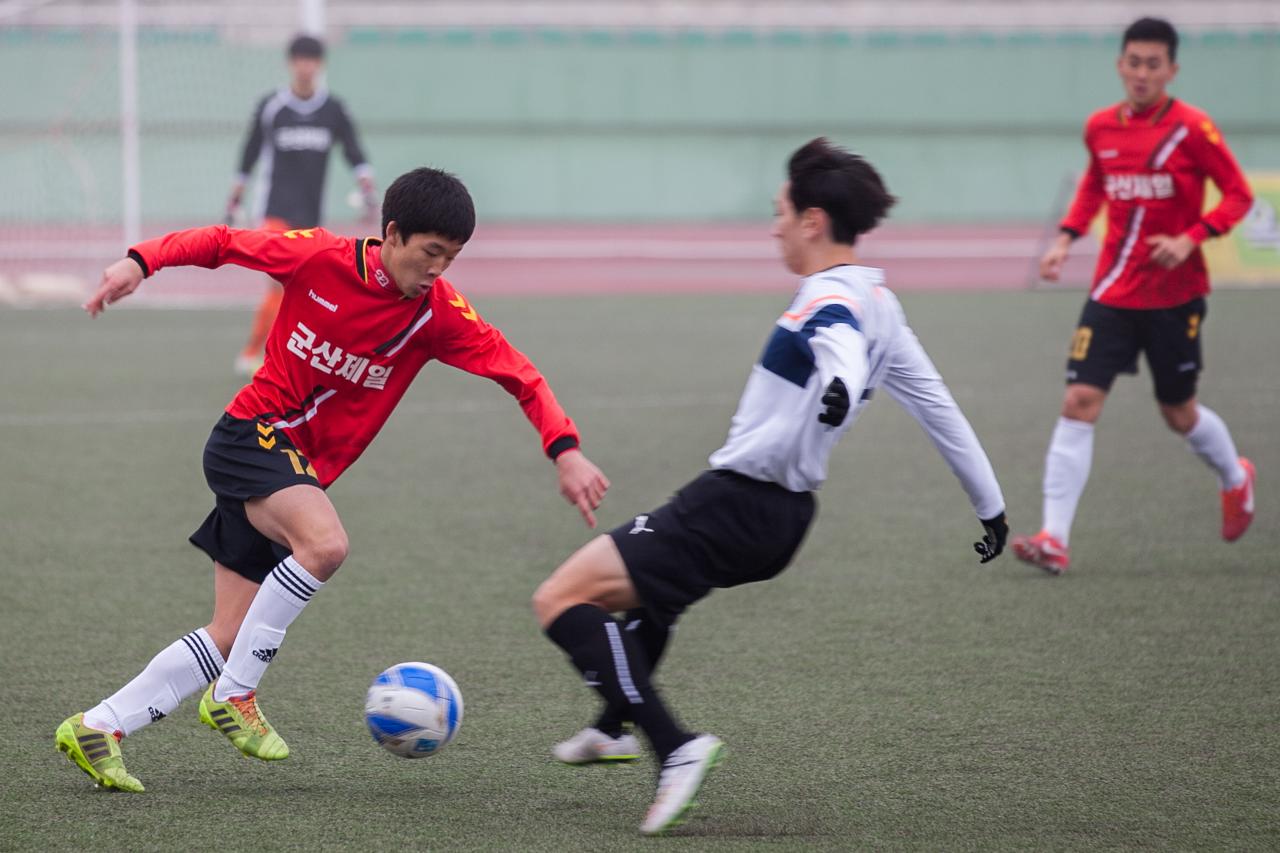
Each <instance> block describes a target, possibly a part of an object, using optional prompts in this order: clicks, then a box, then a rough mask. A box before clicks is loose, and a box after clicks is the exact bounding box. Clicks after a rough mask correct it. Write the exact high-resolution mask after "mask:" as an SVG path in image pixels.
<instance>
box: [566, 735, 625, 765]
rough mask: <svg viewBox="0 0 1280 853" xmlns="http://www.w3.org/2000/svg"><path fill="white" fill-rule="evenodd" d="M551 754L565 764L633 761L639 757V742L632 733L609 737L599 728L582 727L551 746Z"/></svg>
mask: <svg viewBox="0 0 1280 853" xmlns="http://www.w3.org/2000/svg"><path fill="white" fill-rule="evenodd" d="M551 754H552V755H554V756H555V757H556V759H558V760H559V761H563V762H564V763H565V764H591V763H593V762H596V761H635V760H636V759H637V758H639V757H640V742H639V741H638V740H636V736H635V735H632V734H624V735H622V736H621V737H609V736H608V735H607V734H605V733H604V732H602V731H600V730H599V729H583V730H582V731H580V732H578V733H577V734H576V735H574V736H573V737H571V738H569V739H568V740H566V741H561V742H560V743H558V744H556V745H555V746H554V747H552V749H551Z"/></svg>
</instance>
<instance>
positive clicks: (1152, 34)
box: [1120, 18, 1178, 62]
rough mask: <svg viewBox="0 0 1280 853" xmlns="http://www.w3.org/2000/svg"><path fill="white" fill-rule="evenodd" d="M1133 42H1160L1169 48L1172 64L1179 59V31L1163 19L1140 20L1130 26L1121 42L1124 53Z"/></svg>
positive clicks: (1121, 49)
mask: <svg viewBox="0 0 1280 853" xmlns="http://www.w3.org/2000/svg"><path fill="white" fill-rule="evenodd" d="M1131 41H1158V42H1160V43H1161V44H1163V45H1164V46H1165V47H1167V48H1169V61H1170V62H1174V61H1176V60H1177V58H1178V31H1177V30H1175V29H1174V28H1173V24H1171V23H1169V22H1168V21H1166V20H1164V19H1163V18H1139V19H1138V20H1136V21H1134V22H1133V23H1132V24H1130V25H1129V28H1128V29H1127V30H1125V31H1124V39H1123V40H1122V41H1121V42H1120V51H1121V52H1122V53H1123V52H1124V49H1125V48H1126V47H1128V45H1129V42H1131Z"/></svg>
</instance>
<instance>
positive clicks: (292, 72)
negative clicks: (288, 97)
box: [289, 56, 324, 94]
mask: <svg viewBox="0 0 1280 853" xmlns="http://www.w3.org/2000/svg"><path fill="white" fill-rule="evenodd" d="M323 70H324V60H322V59H314V58H312V57H308V56H295V57H293V58H292V59H290V60H289V82H290V84H291V86H292V88H293V90H294V91H295V92H298V93H302V94H306V93H310V92H314V91H315V88H316V82H317V81H318V80H319V79H320V72H321V71H323Z"/></svg>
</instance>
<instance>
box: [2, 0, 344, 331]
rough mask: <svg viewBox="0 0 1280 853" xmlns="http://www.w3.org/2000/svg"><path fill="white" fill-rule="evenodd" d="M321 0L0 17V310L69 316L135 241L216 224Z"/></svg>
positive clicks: (320, 22)
mask: <svg viewBox="0 0 1280 853" xmlns="http://www.w3.org/2000/svg"><path fill="white" fill-rule="evenodd" d="M325 13H326V6H325V0H293V2H292V3H280V4H273V3H261V2H254V0H231V2H227V3H223V4H200V5H197V4H185V3H151V2H146V0H7V2H0V76H3V78H4V79H5V80H6V83H7V84H8V85H6V86H4V87H0V172H2V173H3V174H4V175H5V190H4V192H3V193H0V305H4V304H45V303H49V302H64V303H66V302H74V301H78V300H79V299H80V298H82V296H83V293H84V291H85V289H86V288H87V287H88V286H90V284H91V283H92V282H93V281H94V280H96V277H97V276H98V274H99V273H100V272H101V268H102V266H103V264H104V262H105V261H106V260H107V259H110V258H112V257H115V256H118V255H119V254H120V252H121V251H122V247H124V246H129V245H132V244H133V243H136V242H138V241H139V240H140V239H141V238H143V237H145V236H146V235H147V234H150V233H156V232H159V231H163V230H170V229H172V228H176V227H184V226H189V225H194V224H205V223H208V222H214V221H217V220H218V219H219V218H220V217H221V215H222V211H223V205H224V202H225V198H226V194H227V192H228V190H229V188H230V183H231V178H232V176H233V174H234V173H235V168H236V158H237V155H238V152H239V147H240V144H241V142H242V140H243V138H244V133H245V129H246V127H247V124H248V121H249V116H250V114H251V112H252V109H253V106H254V103H255V102H256V99H257V98H259V97H261V95H262V94H263V93H265V92H266V91H268V90H269V89H271V88H273V87H275V86H278V85H281V84H282V83H283V82H284V79H285V73H286V72H285V67H284V46H285V45H286V44H287V42H288V39H289V38H290V37H291V36H293V35H295V34H296V33H298V32H300V31H304V32H311V33H317V34H323V33H324V30H325V24H326V14H325Z"/></svg>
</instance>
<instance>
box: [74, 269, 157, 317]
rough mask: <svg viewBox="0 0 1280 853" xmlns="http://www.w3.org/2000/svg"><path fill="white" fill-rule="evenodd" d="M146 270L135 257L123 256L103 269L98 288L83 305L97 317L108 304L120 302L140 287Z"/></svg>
mask: <svg viewBox="0 0 1280 853" xmlns="http://www.w3.org/2000/svg"><path fill="white" fill-rule="evenodd" d="M144 277H145V272H144V271H143V269H142V266H141V265H140V264H139V263H138V262H137V261H135V260H134V259H133V258H121V259H120V260H118V261H116V262H115V263H114V264H112V265H111V266H109V267H107V268H106V269H105V270H103V271H102V282H101V283H100V284H99V285H98V290H97V291H96V292H95V293H94V294H93V296H92V297H90V298H89V301H88V302H86V303H84V305H83V306H82V307H83V308H84V310H86V311H88V312H89V316H90V317H97V316H98V315H99V314H101V313H102V312H103V311H104V310H105V309H106V307H107V306H108V305H110V304H111V303H113V302H119V301H120V300H121V299H124V298H125V297H126V296H128V295H129V294H130V293H133V292H134V291H135V290H137V289H138V285H139V284H141V283H142V279H143V278H144Z"/></svg>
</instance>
